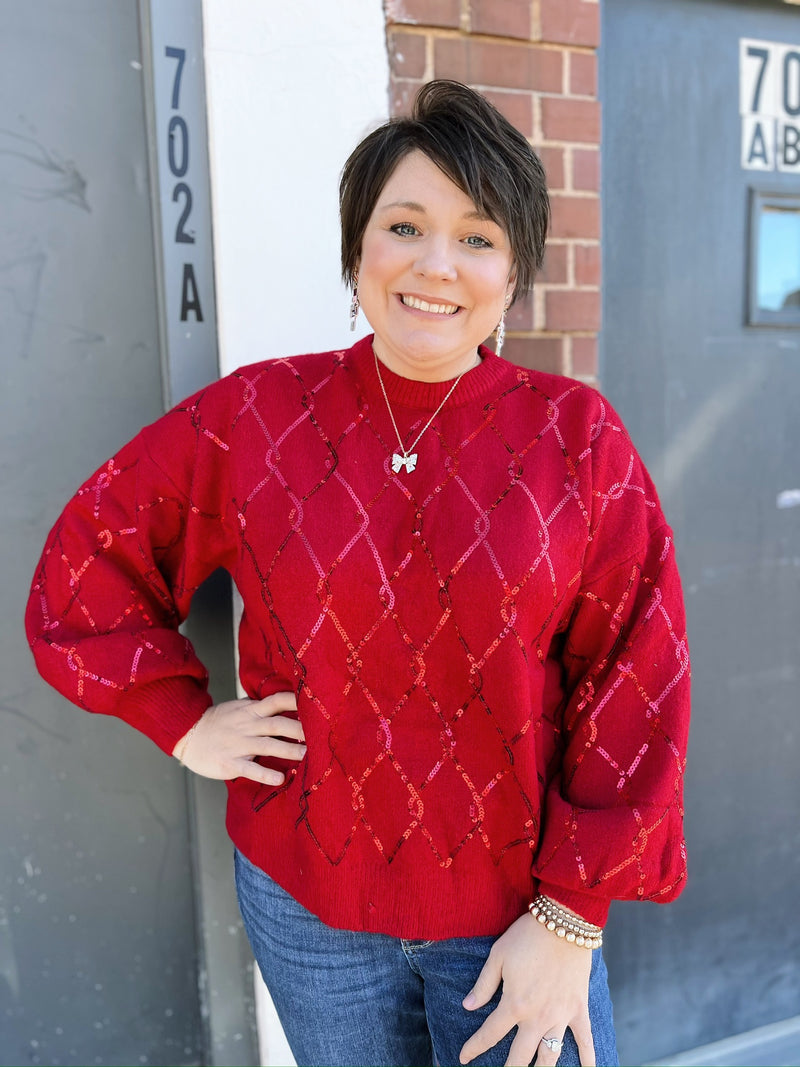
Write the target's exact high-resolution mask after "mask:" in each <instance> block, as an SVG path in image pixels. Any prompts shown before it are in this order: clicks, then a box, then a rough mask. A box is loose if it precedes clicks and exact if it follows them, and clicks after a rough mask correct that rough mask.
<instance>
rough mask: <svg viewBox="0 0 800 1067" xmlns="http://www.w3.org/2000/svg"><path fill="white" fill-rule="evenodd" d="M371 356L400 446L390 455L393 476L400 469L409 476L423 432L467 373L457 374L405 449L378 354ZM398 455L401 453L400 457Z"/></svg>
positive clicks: (415, 460) (414, 464) (415, 462)
mask: <svg viewBox="0 0 800 1067" xmlns="http://www.w3.org/2000/svg"><path fill="white" fill-rule="evenodd" d="M372 354H373V356H374V357H375V370H376V372H377V374H378V381H379V382H380V386H381V392H382V393H383V399H384V400H385V401H386V410H387V411H388V412H389V418H390V419H391V420H392V426H394V432H395V434H396V435H397V443H398V445H399V446H400V452H395V453H393V455H392V470H393V471H394V473H395V474H397V473H398V472H399V471H400V468H401V467H405V469H406V472H407V473H408V474H410V473H411V471H413V470H414V468H415V467H416V465H417V453H416V452H415V451H414V449H415V448H416V447H417V445H418V444H419V442H420V440H421V439H422V435H423V434H424V433H425V431H426V430H427V429H428V427H429V426H430V425H431V423H432V422H433V420H434V419H435V418H436V416H437V415H438V414H439V412H440V411H441V410H442V408H443V407H444V406H445V404H446V403H447V401H448V400H449V399H450V397H451V396H452V395H453V391H454V390H455V387H456V386H457V385H458V383H459V382H460V381H461V379H462V378H463V377H464V375H465V374H466V373H467V371H465V370H463V371H462V372H461V373H460V374H459V376H458V377H457V378H456V380H455V381H454V382H453V384H452V385H451V386H450V388H449V389H448V390H447V393H446V395H445V398H444V400H443V401H442V402H441V404H440V405H439V406H438V408H437V409H436V411H434V413H433V414H432V415H431V417H430V418H429V419H428V421H427V422H426V423H425V425H424V426H423V427H422V429H421V430H420V432H419V433H418V434H417V436H416V438H415V440H414V443H413V444H411V445H409V447H408V448H406V447H405V445H404V444H403V438H402V437H401V436H400V431H399V430H398V428H397V422H396V421H395V417H394V412H393V411H392V405H391V404H390V403H389V397H388V395H387V393H386V386H385V385H384V384H383V375H382V374H381V365H380V361H379V360H378V354H377V352H376V351H375V349H374V348H373V349H372ZM469 369H470V368H467V370H469ZM400 453H402V455H401V454H400Z"/></svg>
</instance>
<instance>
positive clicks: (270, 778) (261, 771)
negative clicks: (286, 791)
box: [230, 759, 286, 785]
mask: <svg viewBox="0 0 800 1067" xmlns="http://www.w3.org/2000/svg"><path fill="white" fill-rule="evenodd" d="M232 769H233V773H232V774H231V775H230V777H231V778H249V779H250V781H251V782H259V783H260V784H261V785H283V783H284V782H285V781H286V775H285V774H283V773H282V772H281V771H276V770H275V769H274V767H263V766H262V765H261V764H260V763H253V761H252V760H246V759H241V760H234V761H233V764H232Z"/></svg>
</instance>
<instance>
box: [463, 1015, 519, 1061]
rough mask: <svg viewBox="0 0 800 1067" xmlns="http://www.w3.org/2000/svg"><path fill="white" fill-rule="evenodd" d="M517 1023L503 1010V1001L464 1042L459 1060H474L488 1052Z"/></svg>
mask: <svg viewBox="0 0 800 1067" xmlns="http://www.w3.org/2000/svg"><path fill="white" fill-rule="evenodd" d="M515 1025H516V1019H513V1018H512V1017H511V1016H510V1015H509V1014H508V1012H507V1011H505V1010H503V1005H502V1002H501V1003H500V1004H499V1005H498V1007H496V1008H495V1010H494V1011H493V1012H492V1013H491V1015H488V1016H487V1017H486V1019H484V1022H483V1026H481V1027H479V1029H477V1030H476V1031H475V1033H474V1034H473V1035H472V1037H471V1038H470V1039H469V1040H468V1041H465V1042H464V1046H463V1048H462V1049H461V1053H460V1055H459V1057H458V1058H459V1060H460V1061H461V1062H462V1063H469V1062H470V1061H471V1060H474V1059H475V1057H476V1056H480V1055H481V1054H482V1053H484V1052H487V1051H488V1050H489V1049H490V1048H493V1047H494V1046H495V1045H496V1044H497V1042H498V1041H502V1039H503V1038H504V1037H505V1036H506V1034H507V1033H508V1032H509V1031H510V1030H511V1028H512V1027H513V1026H515ZM529 1062H530V1061H529Z"/></svg>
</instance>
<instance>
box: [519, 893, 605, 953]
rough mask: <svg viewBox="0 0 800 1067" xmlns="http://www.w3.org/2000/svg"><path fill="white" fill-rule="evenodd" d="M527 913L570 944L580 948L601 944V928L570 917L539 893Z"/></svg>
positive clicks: (575, 917)
mask: <svg viewBox="0 0 800 1067" xmlns="http://www.w3.org/2000/svg"><path fill="white" fill-rule="evenodd" d="M528 911H529V912H530V913H531V915H532V916H533V917H534V919H536V920H537V922H540V923H542V925H543V926H546V927H547V929H548V930H552V931H553V932H554V933H555V935H556V937H563V938H564V940H565V941H569V942H570V944H574V945H580V947H581V948H600V947H601V945H602V944H603V928H602V926H594V925H593V924H592V923H587V922H586V921H585V920H583V919H579V918H578V917H577V915H571V914H570V913H569V912H568V911H565V910H564V908H562V907H561V906H560V905H559V904H557V903H556V902H555V901H554V900H551V899H550V897H545V896H543V895H542V894H541V893H540V894H539V896H538V897H536V899H535V900H534V901H533V903H532V904H529V905H528Z"/></svg>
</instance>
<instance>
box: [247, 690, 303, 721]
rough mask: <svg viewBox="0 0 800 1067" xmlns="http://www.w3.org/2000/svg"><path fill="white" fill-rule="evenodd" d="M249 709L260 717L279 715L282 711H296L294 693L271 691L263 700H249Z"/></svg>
mask: <svg viewBox="0 0 800 1067" xmlns="http://www.w3.org/2000/svg"><path fill="white" fill-rule="evenodd" d="M250 710H251V711H252V713H253V714H254V715H258V717H259V718H262V719H263V718H269V716H271V715H280V713H281V712H282V711H297V697H296V696H295V695H294V693H271V694H270V695H269V696H268V697H264V698H263V700H253V701H251V702H250Z"/></svg>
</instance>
